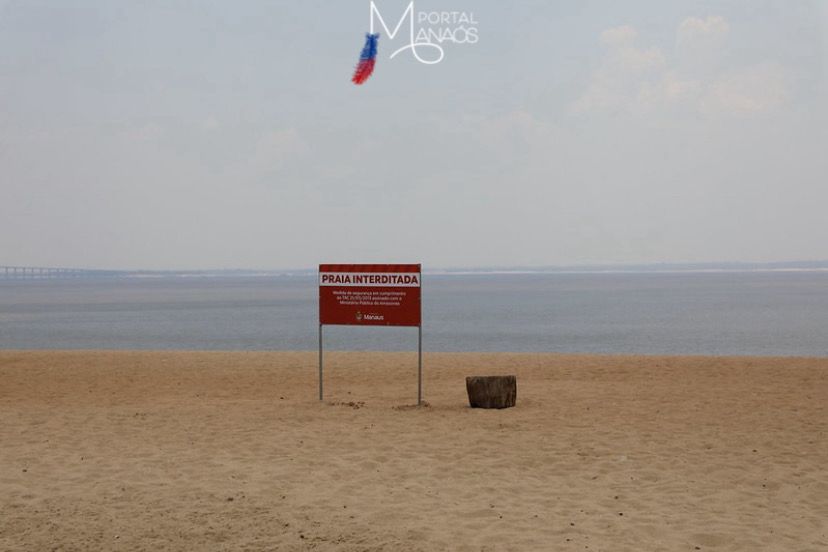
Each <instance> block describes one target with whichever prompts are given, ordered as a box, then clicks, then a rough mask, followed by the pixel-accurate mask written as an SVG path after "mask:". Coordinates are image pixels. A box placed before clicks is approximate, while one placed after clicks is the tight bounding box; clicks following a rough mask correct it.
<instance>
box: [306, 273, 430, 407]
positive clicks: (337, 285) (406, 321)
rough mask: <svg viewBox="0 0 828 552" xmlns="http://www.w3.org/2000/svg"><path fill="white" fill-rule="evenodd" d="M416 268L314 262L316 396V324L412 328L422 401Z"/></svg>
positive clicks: (420, 339)
mask: <svg viewBox="0 0 828 552" xmlns="http://www.w3.org/2000/svg"><path fill="white" fill-rule="evenodd" d="M421 280H422V269H421V265H419V264H402V265H401V264H398V265H366V264H357V265H340V264H321V265H319V400H320V401H321V400H323V396H324V394H323V383H322V381H323V372H322V352H323V348H322V326H324V325H326V324H328V325H348V326H351V325H354V326H417V405H418V406H419V405H421V404H422V403H423V324H422V307H421V301H420V298H421V292H420V291H421Z"/></svg>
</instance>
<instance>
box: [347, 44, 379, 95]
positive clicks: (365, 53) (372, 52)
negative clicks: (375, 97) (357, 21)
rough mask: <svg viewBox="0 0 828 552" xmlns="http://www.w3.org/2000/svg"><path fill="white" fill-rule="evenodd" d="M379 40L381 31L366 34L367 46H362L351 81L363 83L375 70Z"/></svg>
mask: <svg viewBox="0 0 828 552" xmlns="http://www.w3.org/2000/svg"><path fill="white" fill-rule="evenodd" d="M377 40H379V33H377V34H371V33H366V34H365V46H363V47H362V52H361V53H360V54H359V63H357V66H356V69H355V70H354V76H353V77H351V82H353V83H354V84H362V83H363V82H365V81H367V80H368V77H370V76H371V73H373V72H374V64H376V62H377Z"/></svg>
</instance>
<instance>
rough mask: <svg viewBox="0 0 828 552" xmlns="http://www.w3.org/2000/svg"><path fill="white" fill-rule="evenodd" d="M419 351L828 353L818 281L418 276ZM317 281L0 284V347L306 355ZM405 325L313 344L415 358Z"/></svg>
mask: <svg viewBox="0 0 828 552" xmlns="http://www.w3.org/2000/svg"><path fill="white" fill-rule="evenodd" d="M423 286H424V288H423V318H424V328H423V336H424V342H423V347H424V349H425V350H427V351H559V352H585V353H643V354H702V355H802V356H828V272H734V273H672V274H653V273H650V274H506V275H462V276H461V275H444V276H430V275H426V276H425V277H424V283H423ZM317 332H318V326H317V288H316V279H315V277H308V276H302V277H297V276H293V277H288V276H280V277H270V278H226V277H221V278H158V279H121V280H118V279H113V280H75V281H59V280H52V281H48V280H44V281H0V348H5V349H9V348H25V349H102V348H105V349H219V350H312V349H316V347H317ZM416 343H417V330H416V329H414V328H364V327H363V328H351V327H326V328H325V347H326V348H328V349H350V350H354V349H356V350H364V349H368V350H413V349H414V348H416Z"/></svg>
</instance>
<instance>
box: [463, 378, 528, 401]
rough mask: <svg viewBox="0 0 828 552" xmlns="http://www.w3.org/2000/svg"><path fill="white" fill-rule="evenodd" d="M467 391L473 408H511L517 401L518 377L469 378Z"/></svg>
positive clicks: (467, 379)
mask: <svg viewBox="0 0 828 552" xmlns="http://www.w3.org/2000/svg"><path fill="white" fill-rule="evenodd" d="M466 391H467V392H468V394H469V405H470V406H471V407H472V408H509V407H510V406H515V401H516V400H517V377H516V376H469V377H467V378H466Z"/></svg>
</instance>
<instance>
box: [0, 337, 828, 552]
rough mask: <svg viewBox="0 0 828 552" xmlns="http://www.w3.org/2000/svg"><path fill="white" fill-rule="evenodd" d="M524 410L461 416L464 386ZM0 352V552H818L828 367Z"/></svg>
mask: <svg viewBox="0 0 828 552" xmlns="http://www.w3.org/2000/svg"><path fill="white" fill-rule="evenodd" d="M485 374H516V375H517V377H518V403H517V407H516V408H512V409H506V410H500V411H496V410H477V409H474V410H473V409H470V408H469V407H468V405H467V399H466V394H465V386H464V377H465V376H467V375H485ZM316 386H317V380H316V355H315V353H312V352H308V353H305V352H299V353H288V352H278V353H264V352H263V353H236V352H234V353H202V352H92V351H89V352H57V351H53V352H19V351H4V352H0V419H2V425H0V550H348V551H357V550H395V551H399V550H468V551H484V550H492V551H494V550H564V551H565V550H606V551H619V550H631V551H632V550H635V551H638V550H665V551H674V550H691V551H692V550H745V551H755V550H779V551H824V550H827V549H828V435H826V430H828V359H826V358H821V359H805V358H801V359H795V358H703V357H639V356H579V355H554V354H466V353H458V354H448V353H447V354H427V355H426V356H425V385H424V389H425V399H426V400H427V401H428V405H427V406H425V407H420V408H417V407H414V406H413V404H414V403H415V402H416V356H415V355H413V354H407V353H330V354H328V355H327V356H326V394H327V396H326V400H325V401H324V402H323V403H320V402H319V401H318V400H317V396H316V392H317V387H316Z"/></svg>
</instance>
